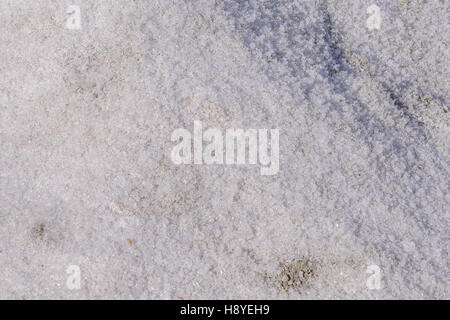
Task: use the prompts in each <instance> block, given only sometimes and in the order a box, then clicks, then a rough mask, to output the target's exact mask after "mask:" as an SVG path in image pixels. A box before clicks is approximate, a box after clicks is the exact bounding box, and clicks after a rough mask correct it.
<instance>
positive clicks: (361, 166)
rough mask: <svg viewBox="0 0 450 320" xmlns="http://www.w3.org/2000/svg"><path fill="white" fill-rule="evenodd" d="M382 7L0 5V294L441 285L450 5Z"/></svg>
mask: <svg viewBox="0 0 450 320" xmlns="http://www.w3.org/2000/svg"><path fill="white" fill-rule="evenodd" d="M375 2H376V5H378V6H379V8H380V12H381V18H382V19H381V25H380V29H374V30H368V29H367V27H366V20H367V19H368V17H369V16H368V14H367V12H366V9H367V7H368V6H369V5H371V4H372V3H368V2H367V1H359V0H357V1H351V2H350V1H312V0H311V1H284V0H283V1H269V0H266V1H256V0H255V1H238V0H224V1H220V2H217V3H216V4H214V3H213V2H212V1H195V2H193V1H192V2H191V1H181V0H180V1H173V2H169V1H133V2H129V1H106V0H97V1H83V2H80V3H79V4H78V5H79V7H80V12H81V18H82V24H81V29H80V30H68V29H67V28H65V25H66V20H67V15H66V9H67V6H68V5H69V4H68V3H67V2H66V1H62V0H61V1H59V0H42V1H39V2H38V3H33V5H30V3H29V1H24V0H23V1H22V0H14V1H12V0H11V1H9V0H1V1H0V26H1V28H2V30H3V32H2V33H0V48H1V50H0V61H2V64H1V65H0V68H1V72H0V110H1V112H0V219H1V223H0V232H1V235H2V240H1V241H0V266H1V268H0V298H88V299H105V298H222V299H227V298H249V299H252V298H292V299H295V298H441V299H442V298H447V299H448V298H449V297H450V296H449V292H448V289H449V275H448V269H449V258H448V245H449V232H448V231H449V200H450V199H449V193H448V190H449V153H448V150H449V146H448V141H449V126H448V124H449V114H448V99H449V97H448V95H449V84H448V79H449V69H448V63H446V61H448V58H449V45H448V34H449V23H448V21H450V19H449V6H448V3H446V2H445V1H430V2H427V3H423V2H422V1H414V0H411V1H403V0H399V1H375ZM71 4H72V3H71ZM196 120H198V121H202V123H203V125H204V127H209V128H222V129H226V128H267V129H270V128H278V129H279V130H280V138H279V142H280V169H279V173H278V174H277V175H273V176H261V175H260V174H259V168H257V167H255V166H250V165H243V166H219V165H208V166H207V165H184V166H178V165H175V164H173V163H172V161H171V159H170V152H171V151H172V148H173V146H174V143H173V142H171V140H170V137H171V134H172V132H173V130H175V129H176V128H186V129H188V130H192V124H193V123H194V121H196ZM73 265H75V266H79V270H80V275H79V276H80V285H79V287H78V286H69V285H68V277H69V278H70V277H71V275H70V274H67V273H66V271H67V270H77V269H76V268H75V269H74V268H69V269H68V267H69V266H73ZM373 265H376V266H379V269H380V270H381V288H379V290H370V286H369V287H368V286H367V281H368V278H369V277H370V276H371V275H370V274H368V273H366V271H367V268H368V267H369V266H373ZM372 289H373V288H372Z"/></svg>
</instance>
